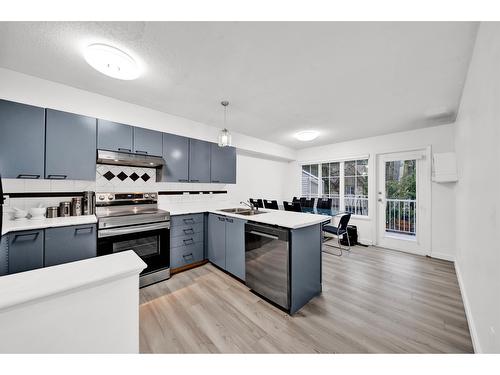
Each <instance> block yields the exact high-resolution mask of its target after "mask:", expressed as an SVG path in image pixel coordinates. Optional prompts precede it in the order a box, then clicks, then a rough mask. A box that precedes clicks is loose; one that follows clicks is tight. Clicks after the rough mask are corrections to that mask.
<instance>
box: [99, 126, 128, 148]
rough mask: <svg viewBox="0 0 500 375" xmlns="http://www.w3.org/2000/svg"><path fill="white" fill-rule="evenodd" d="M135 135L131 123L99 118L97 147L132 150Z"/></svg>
mask: <svg viewBox="0 0 500 375" xmlns="http://www.w3.org/2000/svg"><path fill="white" fill-rule="evenodd" d="M133 137H134V133H133V127H132V126H130V125H125V124H120V123H118V122H113V121H106V120H101V119H98V120H97V148H98V149H100V150H109V151H121V152H132V141H133Z"/></svg>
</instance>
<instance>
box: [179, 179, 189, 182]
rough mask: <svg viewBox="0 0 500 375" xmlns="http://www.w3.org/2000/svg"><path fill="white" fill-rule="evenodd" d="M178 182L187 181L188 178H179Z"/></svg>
mask: <svg viewBox="0 0 500 375" xmlns="http://www.w3.org/2000/svg"><path fill="white" fill-rule="evenodd" d="M178 181H179V182H189V180H186V179H185V178H179V180H178Z"/></svg>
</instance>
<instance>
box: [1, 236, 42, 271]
mask: <svg viewBox="0 0 500 375" xmlns="http://www.w3.org/2000/svg"><path fill="white" fill-rule="evenodd" d="M43 243H44V231H43V229H40V230H29V231H20V232H13V233H10V234H9V241H8V244H7V246H8V250H9V273H10V274H12V273H18V272H23V271H30V270H34V269H37V268H42V267H43V246H44V245H43Z"/></svg>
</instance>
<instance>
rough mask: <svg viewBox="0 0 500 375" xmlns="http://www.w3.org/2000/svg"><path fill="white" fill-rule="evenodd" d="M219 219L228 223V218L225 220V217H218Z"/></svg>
mask: <svg viewBox="0 0 500 375" xmlns="http://www.w3.org/2000/svg"><path fill="white" fill-rule="evenodd" d="M217 219H219V220H220V221H226V218H225V217H220V216H217Z"/></svg>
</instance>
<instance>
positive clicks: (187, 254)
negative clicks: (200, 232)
mask: <svg viewBox="0 0 500 375" xmlns="http://www.w3.org/2000/svg"><path fill="white" fill-rule="evenodd" d="M203 258H204V256H203V242H197V243H193V244H191V245H186V246H178V247H173V248H171V249H170V268H172V269H175V268H180V267H184V266H188V265H190V264H193V263H196V262H201V261H202V260H203Z"/></svg>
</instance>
